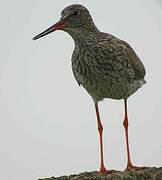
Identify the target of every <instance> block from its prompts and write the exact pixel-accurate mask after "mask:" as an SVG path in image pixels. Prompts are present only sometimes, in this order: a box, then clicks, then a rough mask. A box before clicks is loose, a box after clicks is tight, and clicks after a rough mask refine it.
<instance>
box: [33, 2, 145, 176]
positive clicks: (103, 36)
mask: <svg viewBox="0 0 162 180" xmlns="http://www.w3.org/2000/svg"><path fill="white" fill-rule="evenodd" d="M56 30H63V31H65V32H67V33H68V34H69V35H70V36H71V37H72V38H73V40H74V42H75V48H74V51H73V55H72V59H71V62H72V70H73V74H74V77H75V79H76V81H77V82H78V84H79V86H80V85H81V86H83V87H84V88H85V89H86V90H87V92H88V93H89V95H90V96H91V97H92V99H93V101H94V106H95V111H96V116H97V124H98V132H99V140H100V170H99V172H101V173H109V172H110V170H107V169H106V167H105V163H104V155H103V140H102V134H103V125H102V123H101V119H100V114H99V108H98V102H99V101H101V100H103V99H105V98H111V99H117V100H120V99H123V100H124V108H125V111H124V112H125V117H124V121H123V125H124V129H125V138H126V150H127V167H126V170H128V169H133V168H137V167H136V166H134V165H133V164H132V161H131V155H130V150H129V142H128V113H127V99H128V97H129V96H130V95H132V94H133V93H135V92H136V91H137V90H138V89H139V88H140V87H141V86H142V85H143V84H144V83H145V80H144V76H145V74H146V71H145V68H144V65H143V64H142V62H141V60H140V59H139V57H138V56H137V55H136V53H135V52H134V50H133V49H132V48H131V46H130V45H129V44H128V43H127V42H125V41H123V40H121V39H118V38H116V37H115V36H113V35H111V34H108V33H103V32H101V31H99V30H98V29H97V27H96V25H95V24H94V22H93V20H92V17H91V15H90V13H89V11H88V9H87V8H86V7H84V6H83V5H79V4H73V5H70V6H68V7H66V8H65V9H63V10H62V12H61V19H60V20H59V21H58V22H57V23H56V24H54V25H53V26H51V27H50V28H48V29H47V30H45V31H43V32H42V33H40V34H39V35H37V36H35V37H34V38H33V40H36V39H39V38H41V37H43V36H45V35H47V34H49V33H52V32H53V31H56Z"/></svg>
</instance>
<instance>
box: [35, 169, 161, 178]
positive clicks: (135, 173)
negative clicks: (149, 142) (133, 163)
mask: <svg viewBox="0 0 162 180" xmlns="http://www.w3.org/2000/svg"><path fill="white" fill-rule="evenodd" d="M38 180H162V167H160V168H156V167H146V168H145V169H142V170H131V171H123V172H120V171H116V172H114V173H112V174H108V175H104V174H99V173H97V172H96V171H93V172H83V173H80V174H74V175H70V176H61V177H51V178H45V179H38Z"/></svg>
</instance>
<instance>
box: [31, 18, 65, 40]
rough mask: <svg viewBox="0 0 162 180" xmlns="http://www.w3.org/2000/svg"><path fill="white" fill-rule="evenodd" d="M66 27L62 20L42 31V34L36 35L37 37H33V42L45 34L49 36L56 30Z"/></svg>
mask: <svg viewBox="0 0 162 180" xmlns="http://www.w3.org/2000/svg"><path fill="white" fill-rule="evenodd" d="M65 26H66V22H65V21H64V20H60V21H59V22H57V23H56V24H54V25H53V26H51V27H50V28H48V29H46V30H45V31H43V32H42V33H40V34H38V35H37V36H35V37H34V38H33V40H37V39H39V38H41V37H43V36H45V35H47V34H50V33H52V32H54V31H56V30H61V29H63V28H64V27H65Z"/></svg>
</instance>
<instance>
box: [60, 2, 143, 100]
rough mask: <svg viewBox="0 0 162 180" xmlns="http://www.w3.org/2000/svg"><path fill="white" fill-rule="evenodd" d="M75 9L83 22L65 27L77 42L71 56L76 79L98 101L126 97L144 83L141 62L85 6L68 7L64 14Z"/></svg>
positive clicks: (127, 46) (128, 46)
mask: <svg viewBox="0 0 162 180" xmlns="http://www.w3.org/2000/svg"><path fill="white" fill-rule="evenodd" d="M76 10H79V11H80V17H81V19H84V24H82V26H79V25H78V26H79V28H71V27H68V28H65V29H64V31H66V32H68V33H69V34H70V35H71V36H72V38H73V39H74V41H75V49H74V51H73V55H72V70H73V73H74V76H75V79H76V80H77V82H78V84H79V85H82V86H83V87H84V88H85V89H86V90H87V92H88V93H89V94H90V95H91V96H92V98H93V100H94V101H95V102H98V101H100V100H102V99H104V98H112V99H127V98H128V97H129V96H130V95H131V94H133V93H134V92H136V91H137V90H138V89H139V88H140V87H141V86H142V85H143V84H144V83H145V80H144V76H145V68H144V66H143V64H142V62H141V61H140V59H139V57H138V56H137V55H136V53H135V52H134V50H133V49H132V48H131V47H130V45H129V44H128V43H127V42H125V41H123V40H120V39H118V38H116V37H115V36H113V35H111V34H106V33H103V32H100V31H99V30H98V29H97V28H96V26H95V24H94V23H93V20H92V18H91V16H90V14H89V12H88V10H87V9H86V8H85V7H83V6H82V5H72V6H68V7H66V8H65V9H64V10H63V11H62V14H63V15H64V16H65V15H66V14H68V13H69V12H71V11H76ZM77 23H78V22H77V21H76V24H77ZM79 23H82V20H81V21H80V22H79Z"/></svg>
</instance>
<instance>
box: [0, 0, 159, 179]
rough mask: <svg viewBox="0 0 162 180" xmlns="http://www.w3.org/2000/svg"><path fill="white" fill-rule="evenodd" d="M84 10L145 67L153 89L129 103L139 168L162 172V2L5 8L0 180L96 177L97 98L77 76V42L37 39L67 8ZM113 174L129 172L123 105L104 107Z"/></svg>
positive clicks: (39, 3)
mask: <svg viewBox="0 0 162 180" xmlns="http://www.w3.org/2000/svg"><path fill="white" fill-rule="evenodd" d="M73 3H79V4H83V5H85V6H86V7H87V8H88V9H89V11H90V12H91V15H92V17H93V19H94V21H95V23H96V25H97V27H98V28H99V29H100V30H101V31H104V32H109V33H111V34H113V35H115V36H117V37H119V38H121V39H124V40H126V41H127V42H128V43H129V44H130V45H131V46H132V47H133V48H134V50H135V51H136V53H137V54H138V56H139V57H140V58H141V60H142V62H143V63H144V65H145V67H146V70H147V75H146V80H147V83H146V84H145V85H144V86H143V87H142V88H141V89H140V90H139V91H138V92H137V93H136V94H134V95H133V96H131V97H130V98H129V101H128V102H129V106H128V108H129V120H130V126H129V135H130V145H131V154H132V159H133V163H134V164H135V165H144V166H156V167H159V166H162V140H161V139H162V80H161V77H162V70H161V69H162V55H161V54H162V1H161V0H143V1H141V0H136V1H130V0H124V1H117V0H109V1H106V0H105V1H102V3H101V1H93V2H90V1H89V2H88V1H83V0H78V1H76V0H69V1H65V0H59V1H53V0H48V1H43V0H28V1H22V0H15V1H9V0H6V1H3V3H2V5H1V7H0V22H1V33H0V48H1V53H0V169H1V170H0V179H3V180H9V179H13V180H22V179H23V180H29V179H30V180H35V179H38V177H48V176H61V175H64V174H67V175H68V174H71V173H79V172H83V171H94V170H97V169H98V168H99V137H98V132H97V125H96V117H95V111H94V106H93V101H92V99H91V97H90V96H89V95H88V94H87V92H86V91H85V90H84V89H83V88H79V86H78V84H77V83H76V81H75V79H74V77H73V74H72V70H71V54H72V51H73V48H74V42H73V40H72V38H71V37H70V36H69V35H68V34H66V33H65V32H61V31H57V32H55V33H52V34H50V35H48V36H46V37H44V38H42V39H40V40H38V41H32V38H33V37H34V36H35V35H37V34H38V33H40V32H42V31H43V30H45V29H46V28H48V27H49V26H51V25H52V24H54V23H55V22H57V21H58V19H59V18H60V12H61V10H62V9H63V8H64V7H66V6H67V5H70V4H73ZM99 106H100V112H101V118H102V122H103V125H104V150H105V160H106V165H107V167H108V168H109V169H112V168H113V169H118V170H123V169H124V168H125V167H126V149H125V137H124V128H123V125H122V122H123V118H124V114H123V112H124V111H123V110H124V106H123V101H122V100H121V101H117V100H110V99H106V100H105V101H103V102H100V103H99Z"/></svg>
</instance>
